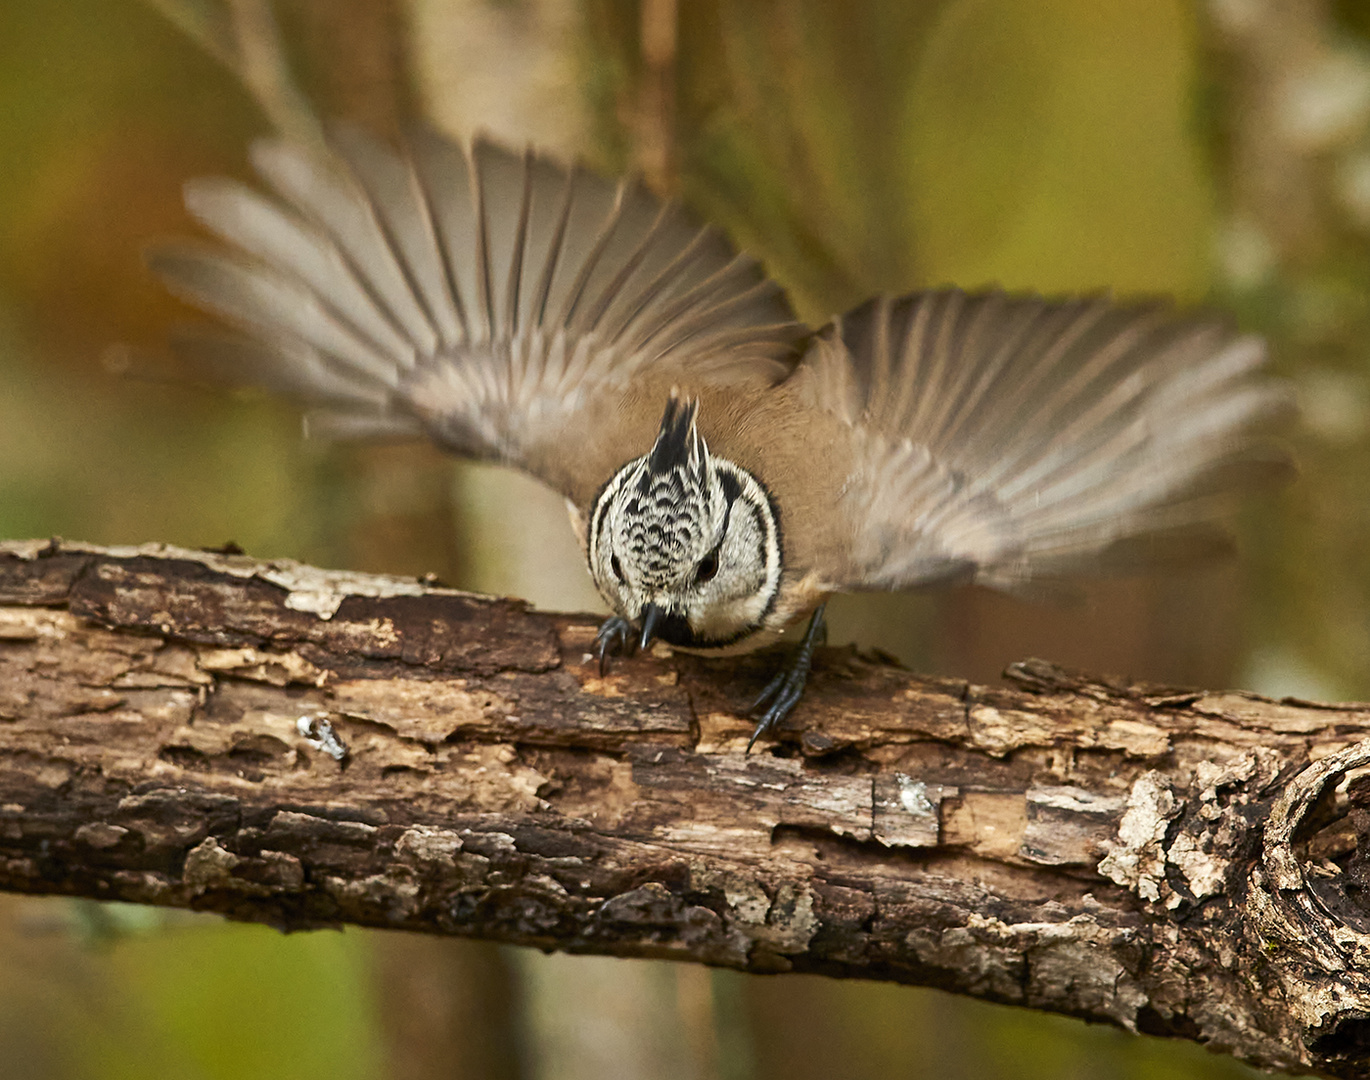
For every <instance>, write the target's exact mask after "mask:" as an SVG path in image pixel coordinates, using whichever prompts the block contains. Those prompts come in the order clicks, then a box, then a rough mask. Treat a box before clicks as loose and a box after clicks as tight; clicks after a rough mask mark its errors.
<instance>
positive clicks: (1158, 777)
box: [1097, 769, 1180, 901]
mask: <svg viewBox="0 0 1370 1080" xmlns="http://www.w3.org/2000/svg"><path fill="white" fill-rule="evenodd" d="M1179 811H1180V805H1179V803H1178V802H1177V801H1176V799H1175V794H1174V792H1173V791H1171V789H1170V781H1169V780H1168V779H1166V776H1165V774H1164V773H1160V772H1157V771H1156V770H1155V769H1152V770H1150V771H1148V772H1145V773H1143V774H1142V775H1141V776H1139V777H1137V779H1136V781H1134V782H1133V785H1132V790H1131V791H1130V792H1128V796H1127V809H1126V810H1125V811H1124V812H1123V817H1122V820H1121V821H1120V822H1119V823H1118V836H1117V839H1116V840H1114V841H1113V842H1112V847H1111V850H1110V851H1109V853H1108V854H1107V855H1105V856H1104V858H1103V859H1102V860H1101V861H1100V862H1099V865H1098V867H1097V869H1098V871H1099V873H1101V874H1103V875H1104V876H1105V877H1106V878H1108V879H1109V880H1111V881H1114V882H1116V883H1117V884H1119V885H1122V886H1124V887H1126V888H1128V889H1131V890H1132V891H1133V892H1135V893H1136V894H1137V895H1138V896H1140V897H1142V898H1143V899H1144V900H1152V901H1155V900H1159V899H1161V888H1162V885H1163V884H1164V882H1165V862H1166V855H1165V848H1164V844H1165V834H1166V830H1167V829H1168V828H1169V825H1170V819H1171V818H1173V817H1174V816H1175V815H1176V814H1177V813H1179Z"/></svg>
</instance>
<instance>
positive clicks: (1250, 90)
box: [1203, 0, 1370, 699]
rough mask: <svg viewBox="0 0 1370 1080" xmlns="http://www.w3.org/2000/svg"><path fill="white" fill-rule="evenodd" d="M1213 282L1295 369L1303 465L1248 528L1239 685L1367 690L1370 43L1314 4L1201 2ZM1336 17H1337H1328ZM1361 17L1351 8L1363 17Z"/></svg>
mask: <svg viewBox="0 0 1370 1080" xmlns="http://www.w3.org/2000/svg"><path fill="white" fill-rule="evenodd" d="M1203 12H1204V15H1205V30H1206V33H1207V36H1208V40H1209V43H1210V46H1211V50H1212V53H1213V55H1214V58H1215V61H1216V62H1215V64H1214V65H1212V68H1211V70H1213V71H1214V72H1215V75H1214V79H1215V85H1214V86H1213V87H1212V99H1213V103H1214V108H1213V110H1212V112H1211V119H1212V121H1213V130H1212V132H1211V135H1212V142H1213V145H1214V148H1215V157H1216V162H1217V169H1216V171H1217V174H1218V177H1219V179H1220V181H1221V182H1222V184H1223V185H1224V188H1225V194H1226V208H1225V210H1226V220H1225V222H1224V228H1223V230H1222V232H1221V235H1220V241H1219V251H1218V260H1217V261H1218V281H1219V286H1220V289H1221V291H1222V294H1223V296H1222V298H1223V299H1224V300H1225V301H1226V302H1227V303H1229V304H1230V305H1231V306H1233V307H1234V308H1236V309H1237V310H1238V311H1239V312H1240V313H1241V316H1242V319H1243V322H1244V323H1245V324H1246V325H1248V326H1250V327H1252V328H1253V329H1256V330H1259V331H1261V332H1262V333H1264V334H1266V335H1267V336H1268V337H1269V338H1270V341H1271V343H1272V346H1273V348H1274V351H1275V354H1276V357H1277V358H1278V362H1279V363H1280V365H1281V366H1282V367H1283V369H1284V370H1285V371H1286V372H1287V373H1289V374H1290V375H1292V376H1293V377H1294V379H1295V380H1296V382H1297V384H1298V386H1299V390H1300V396H1301V401H1302V405H1303V412H1304V417H1303V419H1304V423H1303V428H1302V431H1301V432H1300V434H1299V445H1298V453H1299V457H1300V459H1301V465H1302V476H1301V478H1300V481H1299V483H1298V484H1296V485H1295V486H1294V487H1293V488H1292V489H1291V490H1290V492H1289V493H1288V495H1287V496H1286V497H1285V500H1284V503H1283V511H1284V512H1283V513H1280V514H1278V515H1269V514H1267V515H1264V516H1263V517H1262V519H1261V520H1260V521H1258V522H1256V523H1255V528H1256V531H1257V533H1258V535H1259V537H1260V547H1259V551H1258V553H1257V554H1258V557H1259V559H1260V564H1259V566H1258V568H1257V572H1256V574H1255V575H1254V576H1255V579H1256V582H1257V595H1258V603H1259V606H1260V626H1261V633H1262V636H1263V638H1264V643H1263V645H1262V647H1261V648H1259V649H1258V650H1257V652H1256V654H1255V659H1254V661H1253V665H1252V669H1251V671H1250V681H1252V682H1253V683H1254V684H1255V685H1256V686H1257V688H1259V689H1264V690H1267V691H1271V692H1276V693H1294V694H1301V695H1304V696H1326V697H1331V698H1334V699H1341V698H1345V697H1361V698H1364V697H1366V696H1370V557H1368V556H1367V551H1368V550H1370V547H1367V537H1370V42H1368V41H1367V39H1366V37H1365V33H1366V30H1367V29H1370V28H1367V27H1366V26H1363V25H1362V26H1359V27H1357V26H1355V25H1353V23H1352V21H1351V18H1350V17H1351V16H1353V15H1354V8H1353V7H1352V6H1351V5H1347V6H1346V7H1345V9H1344V11H1339V9H1337V8H1336V7H1334V6H1333V5H1331V4H1329V3H1325V2H1322V0H1264V2H1254V3H1239V2H1236V0H1210V2H1209V3H1208V4H1207V5H1205V6H1204V7H1203ZM1343 15H1344V16H1347V18H1344V19H1343V18H1340V17H1339V16H1343ZM1362 21H1363V20H1362Z"/></svg>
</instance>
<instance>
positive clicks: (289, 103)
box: [146, 0, 320, 142]
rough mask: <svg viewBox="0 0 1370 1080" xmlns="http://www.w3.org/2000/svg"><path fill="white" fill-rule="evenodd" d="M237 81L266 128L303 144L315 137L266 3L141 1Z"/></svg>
mask: <svg viewBox="0 0 1370 1080" xmlns="http://www.w3.org/2000/svg"><path fill="white" fill-rule="evenodd" d="M146 3H147V4H148V5H149V6H150V7H152V8H154V9H155V10H157V11H158V12H160V13H161V14H162V15H163V16H164V17H165V18H166V19H167V20H168V21H169V22H171V23H172V24H173V25H175V26H176V27H177V28H179V29H180V30H181V32H182V33H184V34H185V35H186V36H187V37H189V38H190V39H191V40H192V41H194V42H195V43H196V44H197V45H199V46H200V47H201V48H202V49H204V50H205V52H207V53H208V54H209V55H210V56H212V57H213V58H214V59H215V60H217V61H218V62H219V63H221V64H223V65H224V67H226V68H228V70H229V71H231V72H233V74H234V75H236V76H237V78H238V80H239V82H241V83H242V84H243V88H244V89H245V90H247V92H248V93H249V94H250V95H251V96H252V99H253V100H254V101H255V102H256V103H257V105H258V107H259V108H260V109H261V110H262V112H263V113H264V114H265V116H266V118H267V119H268V120H269V121H270V122H271V125H272V126H273V127H274V128H276V130H277V131H279V132H281V133H282V134H283V135H288V136H290V137H291V138H293V139H299V140H302V141H305V142H317V141H318V140H319V137H320V132H319V122H318V118H317V117H316V116H315V114H314V110H313V109H312V108H311V107H310V105H309V102H308V100H307V99H306V98H305V97H304V95H303V94H301V93H300V90H299V88H298V87H297V86H296V85H295V80H294V78H293V77H292V76H291V73H290V65H289V63H288V62H287V60H286V58H285V54H284V50H283V49H282V46H281V36H280V31H279V28H278V27H277V25H276V18H275V15H274V14H273V13H272V10H271V6H270V4H269V3H268V0H146Z"/></svg>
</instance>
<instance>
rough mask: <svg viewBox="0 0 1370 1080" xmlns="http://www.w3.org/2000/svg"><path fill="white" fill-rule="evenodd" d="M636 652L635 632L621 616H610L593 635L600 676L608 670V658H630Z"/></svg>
mask: <svg viewBox="0 0 1370 1080" xmlns="http://www.w3.org/2000/svg"><path fill="white" fill-rule="evenodd" d="M636 651H637V630H636V629H635V628H634V627H633V624H632V623H630V622H629V621H628V620H627V619H625V618H624V617H623V616H622V615H611V616H610V617H609V618H607V619H605V620H604V622H603V623H601V624H600V627H599V633H598V634H596V635H595V653H596V655H598V657H599V673H600V675H601V676H603V675H604V673H605V672H606V671H608V670H609V657H611V656H632V655H633V653H635V652H636Z"/></svg>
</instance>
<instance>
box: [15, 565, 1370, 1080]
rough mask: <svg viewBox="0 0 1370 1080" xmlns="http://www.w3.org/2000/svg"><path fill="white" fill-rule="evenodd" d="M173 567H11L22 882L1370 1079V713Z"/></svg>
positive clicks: (18, 876) (241, 569) (251, 571)
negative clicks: (786, 676)
mask: <svg viewBox="0 0 1370 1080" xmlns="http://www.w3.org/2000/svg"><path fill="white" fill-rule="evenodd" d="M595 629H596V627H595V621H594V620H593V619H592V618H590V617H587V616H574V615H551V614H544V613H541V612H534V611H530V610H528V609H527V608H526V607H524V606H523V605H521V604H519V603H517V602H514V601H508V600H496V599H490V598H486V597H479V596H473V595H470V594H466V593H459V592H454V591H452V590H447V589H438V588H430V587H425V586H424V585H422V584H420V583H417V582H415V581H412V580H404V579H390V578H379V577H372V576H367V575H358V574H345V573H328V572H324V571H320V570H315V569H312V568H309V567H303V566H299V565H296V564H293V563H288V562H280V563H265V562H258V561H255V560H251V559H247V558H244V557H242V556H230V555H218V554H206V553H202V552H189V551H181V550H177V549H170V548H161V547H150V548H145V549H99V548H93V547H88V546H84V545H78V544H63V543H59V542H53V543H51V544H45V543H42V542H28V543H11V544H6V545H0V888H4V889H9V890H15V891H22V892H31V893H65V894H71V895H82V896H92V897H98V898H105V899H122V900H132V901H138V902H143V903H152V904H169V905H177V906H186V907H193V908H198V909H202V910H212V911H219V912H222V913H224V914H226V915H229V916H231V917H234V918H240V919H251V920H254V921H259V922H267V923H271V924H274V925H277V926H281V927H284V928H299V927H308V926H318V925H333V924H338V923H357V924H362V925H368V926H382V927H404V928H407V929H411V930H425V931H429V932H434V933H449V934H463V935H471V936H478V937H486V938H494V939H498V940H501V941H508V942H515V943H520V944H527V945H536V946H539V947H543V948H558V949H565V950H569V951H575V952H597V953H613V954H618V955H629V956H658V957H670V958H675V959H681V960H694V961H700V962H704V963H709V964H718V965H723V966H727V967H733V968H738V969H741V970H749V971H757V972H765V971H770V972H778V971H811V972H821V973H825V974H829V975H839V976H852V977H860V978H869V979H890V980H896V981H900V982H908V983H920V984H926V985H933V986H940V987H944V988H946V989H949V990H955V991H958V992H961V993H967V994H973V995H975V996H977V997H982V998H987V999H990V1000H994V1001H1002V1002H1010V1003H1014V1004H1019V1005H1026V1006H1029V1007H1032V1008H1040V1009H1049V1010H1053V1011H1057V1012H1063V1013H1069V1014H1073V1015H1076V1016H1082V1017H1085V1018H1087V1019H1091V1020H1105V1021H1109V1022H1112V1023H1116V1024H1120V1025H1122V1026H1124V1027H1127V1028H1130V1029H1133V1030H1141V1031H1148V1032H1154V1033H1160V1034H1170V1035H1178V1036H1182V1037H1186V1038H1191V1039H1195V1040H1198V1041H1201V1042H1205V1043H1207V1044H1209V1045H1210V1046H1211V1047H1213V1048H1214V1049H1218V1050H1223V1051H1225V1052H1228V1053H1231V1054H1235V1055H1236V1056H1238V1057H1241V1058H1244V1059H1246V1060H1248V1061H1251V1062H1255V1063H1259V1064H1265V1065H1274V1066H1281V1067H1284V1068H1290V1069H1319V1070H1323V1071H1326V1072H1328V1073H1330V1074H1332V1075H1337V1076H1348V1077H1350V1076H1364V1075H1367V1071H1368V1070H1367V1064H1366V1061H1367V1056H1366V1044H1367V1040H1370V1020H1367V1017H1370V906H1368V905H1367V904H1366V902H1365V900H1364V897H1363V892H1362V890H1363V889H1364V888H1365V887H1366V873H1365V867H1366V865H1367V852H1366V845H1365V844H1364V842H1363V841H1362V839H1361V837H1362V835H1363V834H1364V833H1366V832H1367V831H1368V830H1367V827H1366V824H1367V820H1370V819H1367V817H1366V815H1367V814H1370V809H1366V808H1362V803H1370V799H1367V798H1365V797H1364V796H1365V794H1366V790H1365V789H1366V788H1367V787H1370V782H1356V781H1355V777H1356V776H1358V775H1359V774H1360V773H1362V772H1365V771H1367V767H1368V766H1370V707H1361V706H1350V705H1347V706H1327V705H1319V704H1314V703H1307V702H1296V701H1285V702H1273V701H1269V700H1266V699H1263V698H1259V697H1255V696H1253V695H1250V694H1243V693H1212V692H1207V691H1188V690H1185V691H1176V690H1168V689H1163V688H1157V687H1151V686H1139V685H1124V684H1118V683H1110V682H1101V681H1098V680H1095V679H1087V678H1084V677H1079V676H1075V675H1072V674H1069V673H1066V672H1063V671H1061V670H1059V669H1056V668H1054V667H1052V666H1050V665H1047V664H1044V663H1042V662H1039V661H1029V662H1026V663H1023V664H1019V665H1015V666H1014V667H1013V668H1011V669H1010V671H1009V676H1010V678H1011V679H1012V681H1013V682H1014V683H1016V684H1017V686H1018V687H1019V688H1018V689H996V688H989V687H981V686H972V685H967V684H965V683H961V682H956V681H953V680H934V679H926V678H919V677H916V676H913V675H910V674H909V673H907V672H905V671H903V670H900V669H898V668H895V667H892V666H889V665H887V664H884V663H881V662H880V661H878V660H876V659H872V658H869V657H865V656H861V655H858V654H856V653H855V652H853V651H851V650H839V649H829V650H825V651H823V652H822V653H821V654H820V657H819V660H818V663H817V664H816V668H815V676H814V679H813V682H812V685H811V687H810V690H809V692H808V694H807V696H806V697H805V700H804V702H803V704H802V705H801V706H800V709H799V711H798V713H797V714H796V717H795V721H796V723H797V724H798V725H802V730H799V729H798V728H796V729H795V730H786V731H784V732H782V736H781V741H780V742H779V743H778V744H776V745H772V746H770V747H767V748H765V750H764V752H761V753H756V754H753V755H751V756H750V757H748V756H744V755H743V754H742V752H741V751H742V748H743V747H744V746H745V744H746V740H747V737H748V735H749V733H750V728H751V725H750V722H749V721H747V720H746V719H745V718H742V717H739V716H738V714H737V710H738V709H739V708H740V707H741V704H742V703H743V702H745V701H746V700H747V699H748V697H749V695H750V694H754V693H755V692H756V690H757V688H758V687H759V686H760V685H761V684H762V683H763V681H764V679H765V676H766V674H767V673H768V668H769V666H770V665H771V664H773V663H774V659H773V658H771V657H766V656H762V657H749V658H741V659H736V660H729V661H701V660H696V659H694V658H690V657H685V656H671V655H669V653H668V651H667V650H665V649H664V648H659V649H657V650H654V651H653V652H652V654H651V655H649V656H645V657H641V658H637V659H633V660H625V661H620V662H618V663H617V664H616V665H615V666H614V668H613V669H612V671H611V672H610V673H609V674H608V675H607V676H606V677H600V674H599V671H598V667H597V666H596V665H595V664H594V663H592V662H591V661H590V657H589V650H590V644H591V641H592V639H593V637H594V633H595Z"/></svg>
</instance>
